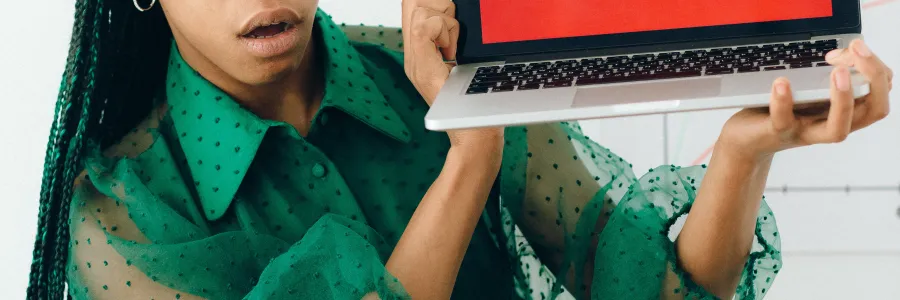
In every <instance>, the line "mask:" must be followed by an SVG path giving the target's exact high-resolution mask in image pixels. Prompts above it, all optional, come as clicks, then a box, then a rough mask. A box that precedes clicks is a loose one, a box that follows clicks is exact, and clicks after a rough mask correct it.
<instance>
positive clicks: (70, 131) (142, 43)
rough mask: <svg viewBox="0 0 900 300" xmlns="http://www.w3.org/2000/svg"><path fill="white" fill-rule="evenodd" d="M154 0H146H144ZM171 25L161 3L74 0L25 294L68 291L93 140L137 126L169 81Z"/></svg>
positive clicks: (97, 143) (102, 142) (106, 140)
mask: <svg viewBox="0 0 900 300" xmlns="http://www.w3.org/2000/svg"><path fill="white" fill-rule="evenodd" d="M138 2H139V3H140V2H143V3H142V4H143V5H145V7H146V5H149V2H150V1H148V0H141V1H138ZM171 38H172V33H171V30H170V29H169V27H168V24H167V22H166V19H165V16H164V15H163V12H162V9H160V8H156V9H151V10H149V11H146V12H140V11H138V10H137V9H135V7H134V6H132V3H131V1H122V0H76V1H75V24H74V26H73V28H72V38H71V42H70V46H69V53H68V58H67V60H66V68H65V71H64V73H63V76H62V82H61V83H60V89H59V96H58V98H57V102H56V108H55V112H54V117H53V123H52V125H51V126H50V138H49V141H48V143H47V153H46V157H45V158H44V174H43V180H42V183H41V193H40V205H39V208H40V211H39V213H38V231H37V237H36V238H35V241H34V252H33V259H32V263H31V274H30V279H29V284H28V291H27V295H28V296H27V299H63V297H64V295H63V293H64V289H65V283H66V263H67V259H68V252H69V243H70V241H69V234H70V232H69V223H68V221H69V206H70V203H71V202H72V195H73V184H74V182H75V177H76V176H78V174H79V173H81V171H82V170H83V168H84V166H83V164H82V162H83V158H84V156H85V155H86V154H87V153H89V152H90V151H89V150H90V149H91V148H92V147H99V148H101V149H102V148H106V147H108V146H111V145H112V144H113V143H115V142H117V141H118V140H119V139H121V138H122V137H123V136H124V135H125V134H126V133H127V132H129V131H130V130H131V129H132V128H134V127H135V126H137V123H138V122H139V121H140V120H142V119H144V117H146V116H147V115H148V114H149V113H150V111H151V110H152V109H153V106H154V105H155V104H154V103H155V101H154V99H155V98H156V95H157V92H158V91H159V90H160V88H162V86H163V85H164V84H165V73H166V67H167V63H166V62H167V60H168V56H169V47H170V45H171V44H170V43H171Z"/></svg>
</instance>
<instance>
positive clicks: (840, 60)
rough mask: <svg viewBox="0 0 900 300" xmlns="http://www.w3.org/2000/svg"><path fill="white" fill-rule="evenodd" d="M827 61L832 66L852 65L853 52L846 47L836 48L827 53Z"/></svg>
mask: <svg viewBox="0 0 900 300" xmlns="http://www.w3.org/2000/svg"><path fill="white" fill-rule="evenodd" d="M825 61H826V62H828V64H829V65H832V66H846V67H852V66H853V62H854V60H853V53H851V52H850V51H847V49H844V48H839V49H834V50H831V51H828V53H827V54H825Z"/></svg>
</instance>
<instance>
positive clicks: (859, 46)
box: [853, 40, 872, 57]
mask: <svg viewBox="0 0 900 300" xmlns="http://www.w3.org/2000/svg"><path fill="white" fill-rule="evenodd" d="M853 49H854V50H855V51H856V54H857V55H859V56H862V57H869V56H872V50H869V46H866V43H865V42H863V41H862V40H860V41H859V42H856V45H855V47H854V48H853Z"/></svg>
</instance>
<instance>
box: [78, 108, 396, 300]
mask: <svg viewBox="0 0 900 300" xmlns="http://www.w3.org/2000/svg"><path fill="white" fill-rule="evenodd" d="M144 126H145V127H143V128H141V129H140V130H136V131H135V132H134V133H133V134H131V135H129V137H126V139H125V140H124V141H123V142H122V143H121V145H119V146H117V147H114V148H112V149H110V151H109V152H111V154H109V153H108V155H106V156H103V155H100V154H97V155H94V156H93V157H94V159H91V160H90V161H89V162H87V167H86V171H85V173H84V174H83V176H80V177H79V179H78V181H77V182H76V183H75V187H74V188H75V189H76V192H75V197H74V198H73V201H72V205H71V209H70V213H69V214H70V220H69V222H70V225H71V226H70V228H71V229H70V230H71V243H70V245H69V249H70V251H69V261H68V266H67V268H68V272H67V273H68V283H69V293H70V294H71V295H72V296H73V298H74V299H373V298H375V297H374V296H376V295H377V296H379V297H380V299H405V298H408V296H407V295H406V294H405V292H404V290H403V287H402V286H401V285H400V283H399V282H398V281H397V280H396V279H395V278H394V277H392V276H391V275H390V274H388V272H387V271H386V270H385V267H384V262H385V261H386V260H387V257H388V255H389V253H390V249H389V248H387V247H388V246H387V243H385V242H383V240H382V238H381V237H380V236H379V235H378V233H376V232H375V231H374V230H373V229H371V228H370V227H368V226H366V225H365V224H363V223H360V222H357V221H355V220H351V219H349V218H344V217H341V216H337V215H334V214H325V215H324V216H323V217H321V218H319V219H318V222H316V223H314V224H312V225H311V226H310V227H309V229H308V230H307V231H306V233H305V234H304V235H303V237H302V239H300V240H299V241H297V242H295V243H288V242H285V241H284V240H282V239H279V238H277V237H275V236H272V235H268V234H266V233H265V232H262V231H260V230H256V228H257V227H254V224H253V223H254V220H258V218H256V217H254V216H252V215H251V214H252V213H253V211H252V210H249V209H242V208H241V206H242V205H244V204H243V203H242V202H241V201H238V200H236V202H235V203H234V207H232V208H231V209H233V210H234V211H233V213H234V217H233V218H223V219H222V220H217V221H209V220H207V219H205V217H204V215H203V214H202V212H201V208H200V206H199V205H198V204H197V203H198V202H197V201H196V199H195V198H194V197H193V196H192V195H193V194H192V192H191V191H190V189H188V187H187V184H185V180H184V177H183V176H182V173H181V172H180V171H179V170H178V168H177V167H176V164H175V161H176V159H174V158H173V156H172V155H171V154H170V152H169V149H171V148H170V147H169V146H168V145H167V143H166V139H165V138H162V137H161V136H160V135H159V134H158V133H157V129H156V128H155V126H156V122H152V124H151V125H150V126H147V124H145V125H144ZM151 166H152V167H151ZM257 217H258V216H257Z"/></svg>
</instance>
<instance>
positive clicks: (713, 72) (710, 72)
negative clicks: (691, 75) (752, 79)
mask: <svg viewBox="0 0 900 300" xmlns="http://www.w3.org/2000/svg"><path fill="white" fill-rule="evenodd" d="M733 73H734V69H731V68H719V69H715V68H713V69H706V73H705V74H706V75H722V74H733Z"/></svg>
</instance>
